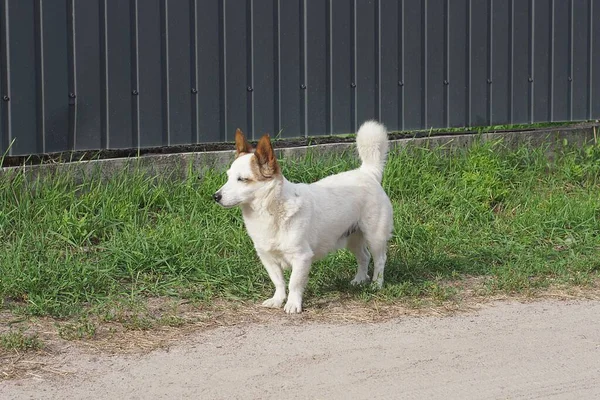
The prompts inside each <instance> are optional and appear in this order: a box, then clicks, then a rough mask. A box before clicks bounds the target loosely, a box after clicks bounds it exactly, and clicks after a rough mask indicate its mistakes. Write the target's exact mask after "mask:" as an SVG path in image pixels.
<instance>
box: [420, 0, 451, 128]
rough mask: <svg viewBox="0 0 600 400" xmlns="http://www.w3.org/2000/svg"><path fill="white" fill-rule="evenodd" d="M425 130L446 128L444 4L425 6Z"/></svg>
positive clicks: (433, 0) (438, 0)
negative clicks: (436, 127)
mask: <svg viewBox="0 0 600 400" xmlns="http://www.w3.org/2000/svg"><path fill="white" fill-rule="evenodd" d="M425 7H426V9H425V20H424V21H423V23H424V26H425V39H424V40H425V46H426V49H425V79H426V81H425V88H426V90H425V98H426V100H427V102H426V108H425V126H440V127H441V126H447V125H448V124H447V118H446V114H447V113H446V105H447V102H446V98H445V97H446V96H445V90H446V89H445V85H444V79H446V76H445V75H446V68H447V65H448V62H447V58H446V51H447V46H446V40H445V37H446V25H447V23H448V18H447V17H448V10H447V2H446V0H428V1H426V2H425Z"/></svg>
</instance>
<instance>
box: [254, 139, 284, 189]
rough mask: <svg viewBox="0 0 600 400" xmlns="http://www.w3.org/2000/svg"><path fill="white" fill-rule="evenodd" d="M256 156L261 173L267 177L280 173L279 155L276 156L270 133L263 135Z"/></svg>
mask: <svg viewBox="0 0 600 400" xmlns="http://www.w3.org/2000/svg"><path fill="white" fill-rule="evenodd" d="M254 156H255V157H256V162H257V164H258V167H259V169H260V173H261V174H262V175H263V176H264V177H265V178H271V177H273V175H276V174H278V173H279V164H278V163H277V157H276V156H275V151H274V150H273V146H271V138H270V137H269V134H268V133H266V134H265V135H263V137H261V138H260V140H259V141H258V144H257V145H256V151H255V152H254Z"/></svg>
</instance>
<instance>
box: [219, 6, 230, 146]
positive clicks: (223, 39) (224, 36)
mask: <svg viewBox="0 0 600 400" xmlns="http://www.w3.org/2000/svg"><path fill="white" fill-rule="evenodd" d="M220 5H221V7H220V9H219V12H220V15H219V20H220V22H221V30H220V34H219V41H220V42H221V43H220V46H219V47H220V48H221V60H220V61H221V70H220V75H221V76H220V80H221V82H220V83H221V87H220V90H221V105H220V110H221V111H220V114H221V130H222V132H221V134H222V136H223V140H224V141H227V128H228V127H227V18H226V13H225V10H226V5H227V0H223V1H222V2H220Z"/></svg>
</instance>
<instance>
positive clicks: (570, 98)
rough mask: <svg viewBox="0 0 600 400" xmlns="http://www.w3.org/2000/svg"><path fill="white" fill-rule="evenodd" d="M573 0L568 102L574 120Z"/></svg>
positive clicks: (569, 115)
mask: <svg viewBox="0 0 600 400" xmlns="http://www.w3.org/2000/svg"><path fill="white" fill-rule="evenodd" d="M573 7H574V5H573V0H570V1H569V77H568V80H567V82H568V85H569V94H568V98H567V102H568V116H567V118H568V120H569V121H572V120H573V80H574V79H575V77H574V76H573V75H574V74H573V72H574V71H573V47H574V46H573V29H574V28H573V13H574V10H573Z"/></svg>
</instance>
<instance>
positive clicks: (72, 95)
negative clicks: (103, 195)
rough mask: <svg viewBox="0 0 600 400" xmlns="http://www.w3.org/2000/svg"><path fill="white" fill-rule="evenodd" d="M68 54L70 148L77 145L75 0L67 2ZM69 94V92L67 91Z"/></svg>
mask: <svg viewBox="0 0 600 400" xmlns="http://www.w3.org/2000/svg"><path fill="white" fill-rule="evenodd" d="M67 11H68V12H67V31H68V39H67V40H68V43H67V45H68V46H67V54H68V58H69V63H68V64H69V93H68V96H69V149H71V150H75V148H76V146H77V98H76V96H77V49H76V48H75V40H76V39H75V23H76V21H75V0H69V2H68V3H67ZM65 95H67V93H65Z"/></svg>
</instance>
